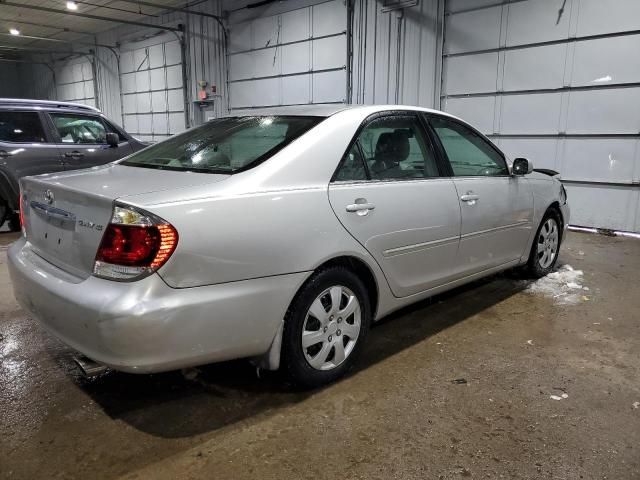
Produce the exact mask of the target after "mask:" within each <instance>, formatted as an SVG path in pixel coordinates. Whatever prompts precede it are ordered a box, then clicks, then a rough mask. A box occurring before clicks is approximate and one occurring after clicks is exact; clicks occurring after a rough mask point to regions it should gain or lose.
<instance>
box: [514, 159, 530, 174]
mask: <svg viewBox="0 0 640 480" xmlns="http://www.w3.org/2000/svg"><path fill="white" fill-rule="evenodd" d="M531 172H533V163H531V162H530V161H529V160H527V159H526V158H516V159H515V160H514V161H513V167H512V168H511V173H513V174H514V175H526V174H527V173H531Z"/></svg>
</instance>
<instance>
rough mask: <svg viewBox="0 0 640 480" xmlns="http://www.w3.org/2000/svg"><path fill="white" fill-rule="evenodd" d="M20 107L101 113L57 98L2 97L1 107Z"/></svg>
mask: <svg viewBox="0 0 640 480" xmlns="http://www.w3.org/2000/svg"><path fill="white" fill-rule="evenodd" d="M5 107H19V108H28V109H32V110H41V109H43V108H44V109H66V110H83V111H88V112H95V113H101V112H100V110H98V109H97V108H95V107H92V106H90V105H84V104H82V103H73V102H59V101H57V100H29V99H24V98H0V108H5Z"/></svg>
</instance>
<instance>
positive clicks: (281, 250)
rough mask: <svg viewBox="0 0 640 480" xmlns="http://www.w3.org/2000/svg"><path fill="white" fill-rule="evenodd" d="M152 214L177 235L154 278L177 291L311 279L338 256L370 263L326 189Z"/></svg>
mask: <svg viewBox="0 0 640 480" xmlns="http://www.w3.org/2000/svg"><path fill="white" fill-rule="evenodd" d="M153 212H154V213H156V214H158V215H160V216H161V217H162V218H164V219H166V220H168V221H169V222H171V223H172V224H173V225H174V226H175V227H176V229H177V231H178V232H179V235H180V238H179V242H178V248H177V249H176V251H175V253H174V254H173V256H172V257H171V259H170V260H169V261H168V262H167V264H166V265H165V266H163V267H162V268H161V269H160V270H159V274H160V275H161V276H162V278H163V279H164V280H165V281H166V282H167V284H169V285H170V286H172V287H175V288H184V287H195V286H200V285H212V284H218V283H225V282H233V281H238V280H245V279H249V278H259V277H267V276H275V275H283V274H288V273H294V272H304V271H312V270H314V269H315V268H316V267H317V266H318V265H321V264H322V263H323V262H324V261H326V260H328V259H331V258H333V257H336V256H340V255H352V256H357V257H358V258H361V259H364V260H365V261H366V262H367V263H370V262H372V261H373V260H372V259H371V258H370V257H369V255H368V253H367V252H366V251H365V250H364V249H363V248H362V247H361V246H360V244H358V243H357V242H356V241H355V240H354V239H353V238H352V237H351V236H350V235H349V234H348V233H347V232H346V231H345V230H344V228H343V227H342V225H341V224H340V223H339V222H338V220H337V218H336V217H335V215H334V213H333V211H332V210H331V208H330V206H329V200H328V197H327V188H326V187H324V188H313V189H303V190H289V191H272V192H262V193H253V194H245V195H238V196H233V195H229V196H227V195H224V196H220V197H215V198H207V199H202V200H196V201H191V202H186V203H183V202H180V203H177V204H165V205H158V206H155V207H154V208H153Z"/></svg>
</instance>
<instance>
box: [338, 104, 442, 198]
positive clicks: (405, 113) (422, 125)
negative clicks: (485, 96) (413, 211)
mask: <svg viewBox="0 0 640 480" xmlns="http://www.w3.org/2000/svg"><path fill="white" fill-rule="evenodd" d="M420 113H421V112H420V111H417V110H385V111H381V112H376V113H373V114H371V115H369V116H368V117H366V118H365V119H364V120H363V121H362V122H361V123H360V125H359V126H358V128H357V130H356V132H355V133H354V135H353V137H352V138H351V140H350V141H349V144H348V145H347V148H346V150H345V151H344V153H343V154H342V157H341V158H340V161H339V162H338V165H337V167H336V169H335V170H334V172H333V175H331V180H329V183H334V184H337V185H345V184H353V183H389V182H412V181H414V182H415V181H419V182H422V181H425V180H436V179H441V178H446V177H448V176H449V175H448V173H449V171H448V162H447V164H445V163H443V162H442V158H441V157H440V155H439V151H438V148H437V146H436V144H434V142H433V138H432V136H431V133H430V131H429V126H428V124H427V122H426V119H425V118H424V117H423V116H422V115H420ZM386 117H414V118H415V120H416V121H417V124H418V130H419V131H420V132H421V133H422V135H423V137H424V140H425V143H426V145H425V146H426V147H427V149H429V150H430V151H431V153H432V155H433V159H434V160H435V162H436V168H437V169H438V175H437V176H435V177H423V178H420V177H406V178H371V172H370V171H369V165H368V164H367V160H366V157H365V155H364V151H363V150H362V145H361V144H360V141H359V139H360V134H361V133H362V131H363V130H364V129H365V128H367V127H368V126H369V124H371V123H372V122H374V121H376V120H379V119H381V118H386ZM354 144H355V145H357V148H358V150H359V151H360V157H361V158H362V163H363V164H364V171H365V174H366V176H367V178H366V179H364V180H336V178H337V176H338V171H339V170H340V169H341V168H342V166H343V165H344V162H345V161H346V160H347V156H348V155H349V152H350V151H351V149H352V148H353V146H354Z"/></svg>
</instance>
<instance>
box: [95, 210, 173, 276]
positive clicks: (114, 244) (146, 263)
mask: <svg viewBox="0 0 640 480" xmlns="http://www.w3.org/2000/svg"><path fill="white" fill-rule="evenodd" d="M177 244H178V232H176V229H175V228H173V226H172V225H171V224H169V223H167V222H166V221H164V220H163V219H161V218H159V217H157V216H155V215H153V214H151V213H148V212H144V211H142V210H138V209H136V208H133V207H125V206H120V205H116V206H115V207H114V209H113V215H112V217H111V222H110V223H109V225H108V226H107V228H106V229H105V232H104V235H103V236H102V241H101V242H100V247H99V248H98V253H97V254H96V261H95V264H94V266H93V274H94V275H95V276H97V277H102V278H108V279H110V280H123V281H126V280H129V281H130V280H138V279H140V278H143V277H146V276H147V275H150V274H152V273H153V272H155V271H156V270H158V269H159V268H160V267H161V266H162V265H164V264H165V263H166V261H167V260H168V259H169V257H170V256H171V254H172V253H173V251H174V250H175V248H176V245H177Z"/></svg>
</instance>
